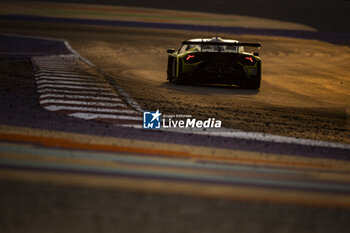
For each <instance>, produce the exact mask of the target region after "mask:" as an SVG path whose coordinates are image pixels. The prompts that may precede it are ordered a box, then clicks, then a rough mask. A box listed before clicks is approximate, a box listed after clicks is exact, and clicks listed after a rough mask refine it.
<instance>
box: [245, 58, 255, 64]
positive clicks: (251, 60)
mask: <svg viewBox="0 0 350 233" xmlns="http://www.w3.org/2000/svg"><path fill="white" fill-rule="evenodd" d="M245 59H247V60H249V61H250V62H251V63H253V62H254V60H253V58H252V57H245Z"/></svg>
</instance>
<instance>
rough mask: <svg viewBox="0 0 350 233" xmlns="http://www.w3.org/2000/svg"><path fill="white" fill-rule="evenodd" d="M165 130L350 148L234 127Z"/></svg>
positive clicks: (343, 144) (345, 145)
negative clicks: (245, 130) (204, 129)
mask: <svg viewBox="0 0 350 233" xmlns="http://www.w3.org/2000/svg"><path fill="white" fill-rule="evenodd" d="M161 130H163V131H172V132H178V133H186V134H188V133H190V134H200V135H209V136H214V137H215V136H217V137H226V138H238V139H247V140H257V141H263V142H275V143H287V144H296V145H303V146H315V147H328V148H339V149H347V150H348V149H350V144H345V143H336V142H326V141H317V140H312V139H303V138H294V137H287V136H278V135H271V134H264V133H258V132H244V131H239V130H233V129H226V128H221V129H207V130H206V131H203V129H194V128H187V129H184V128H181V129H179V128H178V129H176V128H168V129H164V128H162V129H161Z"/></svg>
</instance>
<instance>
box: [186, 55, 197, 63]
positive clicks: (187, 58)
mask: <svg viewBox="0 0 350 233" xmlns="http://www.w3.org/2000/svg"><path fill="white" fill-rule="evenodd" d="M194 57H196V56H195V55H191V54H188V55H187V57H186V61H188V60H190V59H191V58H194Z"/></svg>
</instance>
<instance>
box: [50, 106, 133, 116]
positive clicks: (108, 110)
mask: <svg viewBox="0 0 350 233" xmlns="http://www.w3.org/2000/svg"><path fill="white" fill-rule="evenodd" d="M44 108H45V109H47V110H50V111H58V110H73V111H91V112H102V113H104V112H105V113H126V114H137V113H138V112H136V111H134V110H124V109H109V108H89V107H75V106H58V105H49V106H44Z"/></svg>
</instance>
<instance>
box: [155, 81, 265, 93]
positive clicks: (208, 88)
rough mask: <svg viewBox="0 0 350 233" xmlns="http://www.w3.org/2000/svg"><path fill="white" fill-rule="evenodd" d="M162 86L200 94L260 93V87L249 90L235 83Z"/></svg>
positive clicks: (171, 84) (169, 84) (170, 84)
mask: <svg viewBox="0 0 350 233" xmlns="http://www.w3.org/2000/svg"><path fill="white" fill-rule="evenodd" d="M161 86H162V87H165V88H168V89H169V90H173V91H174V90H177V91H182V92H190V93H194V94H200V95H256V94H258V93H259V89H258V90H249V89H243V88H240V87H238V86H234V85H222V84H192V83H191V84H174V83H169V82H164V83H162V84H161Z"/></svg>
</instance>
